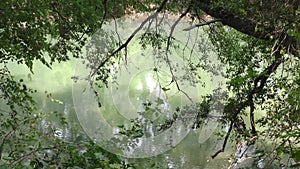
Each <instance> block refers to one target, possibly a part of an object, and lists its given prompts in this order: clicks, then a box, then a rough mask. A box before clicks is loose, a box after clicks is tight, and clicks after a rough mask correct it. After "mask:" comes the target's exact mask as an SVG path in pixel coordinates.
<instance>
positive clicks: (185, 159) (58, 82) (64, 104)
mask: <svg viewBox="0 0 300 169" xmlns="http://www.w3.org/2000/svg"><path fill="white" fill-rule="evenodd" d="M72 64H74V61H71V62H70V63H61V65H62V66H61V67H60V66H57V67H55V66H54V68H53V69H52V70H50V69H47V68H44V67H43V66H42V65H39V64H35V68H34V69H35V70H34V72H37V73H36V74H34V75H31V76H30V78H31V79H30V80H29V79H28V81H27V82H28V87H34V88H35V89H37V90H38V91H39V94H37V95H36V96H35V99H36V100H37V102H38V104H39V108H40V110H39V111H44V112H54V111H56V112H58V113H60V114H61V115H63V116H65V117H66V118H67V121H69V122H71V123H74V122H77V123H78V121H77V117H76V114H75V110H74V106H73V101H72V95H71V84H72V80H71V76H73V73H72V69H73V68H74V66H72ZM12 67H13V66H12ZM66 68H68V69H66ZM18 69H20V67H19V65H18ZM14 73H15V75H16V77H18V78H21V77H22V78H24V79H26V78H28V74H27V72H26V71H24V72H20V71H16V72H14ZM23 73H24V74H23ZM41 84H42V85H41ZM153 85H154V86H155V84H153ZM46 89H47V90H48V93H52V97H53V98H55V99H57V100H59V101H60V103H57V102H53V101H51V100H50V99H49V98H47V97H46V94H43V93H44V90H46ZM152 89H153V90H152V92H158V91H156V90H155V88H153V87H152ZM163 97H164V96H163ZM163 97H162V98H163ZM53 119H55V118H51V117H48V118H46V119H43V120H42V121H41V123H40V126H41V127H42V128H43V129H45V132H47V131H46V130H47V129H48V128H49V125H50V124H52V125H53V124H54V125H55V124H57V125H56V126H57V128H56V129H55V132H54V133H55V136H56V137H58V138H64V139H68V140H72V139H75V138H76V137H75V136H74V135H76V134H74V133H76V132H78V131H74V130H73V129H72V128H71V125H69V126H66V127H64V128H60V126H59V125H58V124H59V122H55V121H53ZM145 130H147V132H148V134H149V135H147V137H152V136H153V135H154V132H153V126H152V125H151V124H149V125H148V126H147V127H146V128H145ZM199 131H200V130H195V131H192V132H190V133H189V134H188V136H187V137H186V138H184V140H183V141H182V142H180V144H178V145H177V146H176V147H174V148H173V149H171V150H169V151H167V152H166V153H164V154H161V155H158V156H156V157H152V158H145V159H126V158H124V159H126V160H127V161H128V162H134V163H137V164H138V165H139V167H138V168H150V166H155V167H157V168H191V169H192V168H195V169H196V168H197V169H198V168H226V166H228V165H229V163H228V160H227V159H228V154H229V152H230V148H228V149H227V151H226V152H225V153H222V154H221V155H220V156H219V157H218V158H217V159H215V160H211V159H210V155H211V153H212V152H214V151H215V150H217V149H218V148H220V146H221V143H222V140H218V139H217V138H216V137H215V136H212V137H211V138H209V139H208V140H207V141H205V142H204V143H203V144H199V143H198V137H199V134H200V133H199ZM117 132H118V131H114V133H117ZM144 137H145V136H144ZM162 144H165V143H162ZM145 148H147V147H145ZM148 148H151V145H149V147H148ZM129 153H130V151H129Z"/></svg>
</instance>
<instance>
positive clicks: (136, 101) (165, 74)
mask: <svg viewBox="0 0 300 169" xmlns="http://www.w3.org/2000/svg"><path fill="white" fill-rule="evenodd" d="M174 22H175V21H174V20H167V21H163V22H161V23H160V24H161V25H160V26H161V27H159V33H160V34H161V35H162V41H160V42H163V37H164V36H165V37H167V35H168V34H169V31H170V30H171V26H170V25H172V24H174ZM139 24H140V23H139V22H138V21H132V20H131V21H128V20H125V21H122V20H119V21H118V23H117V24H116V25H117V26H118V27H117V28H115V27H114V26H111V25H110V26H109V25H107V26H106V27H104V28H103V29H102V30H99V31H98V32H97V33H95V34H94V36H93V37H91V41H90V43H89V44H88V45H87V46H86V50H85V56H84V59H83V62H78V64H77V66H76V73H75V76H76V80H77V81H76V82H75V83H74V84H73V99H74V105H75V110H76V113H77V116H78V119H79V121H80V123H81V125H82V127H83V128H84V130H85V131H86V133H87V134H88V135H89V136H90V137H91V138H93V139H94V140H95V142H97V143H98V144H99V145H101V146H102V147H103V148H105V149H107V150H108V151H111V152H113V153H116V154H121V155H123V156H125V157H130V158H145V157H151V156H157V155H159V154H162V153H164V152H166V151H167V150H170V149H173V148H174V147H175V146H176V145H177V144H179V143H180V142H181V141H182V140H183V139H184V138H185V137H186V136H187V135H188V133H189V132H190V131H191V129H192V127H193V126H194V125H195V123H196V120H197V114H198V113H199V112H198V110H199V109H198V108H197V106H195V105H197V104H196V103H201V102H202V101H203V100H202V96H206V95H208V94H211V95H212V103H213V104H212V105H211V111H210V113H209V114H210V117H213V116H216V117H217V116H218V115H219V114H220V113H221V111H222V109H223V106H222V96H224V95H222V89H223V87H222V82H223V81H224V78H223V76H222V75H221V73H218V71H219V72H221V71H222V68H221V66H220V63H219V62H218V59H217V56H216V54H215V53H214V51H213V49H212V48H211V45H210V43H209V41H208V40H207V39H208V38H207V37H206V36H205V33H204V32H203V30H199V31H191V32H183V31H182V29H183V28H184V27H188V26H189V23H188V22H185V21H184V22H182V23H180V24H179V25H178V26H177V27H176V29H175V30H174V34H173V40H172V45H171V46H170V50H169V52H168V54H167V55H166V53H165V45H166V44H165V43H163V45H162V46H159V43H160V42H157V41H154V42H153V43H151V42H150V44H152V45H154V46H155V45H158V46H156V47H154V48H152V47H149V46H148V47H147V48H143V45H144V44H143V43H145V41H142V42H141V41H139V37H143V35H142V34H141V33H142V32H144V31H147V29H148V31H150V32H151V30H153V29H152V28H153V25H149V26H148V27H147V28H144V29H142V30H141V31H140V32H139V33H138V34H137V35H136V38H133V39H132V42H131V43H130V44H129V45H128V46H127V48H126V51H127V53H126V55H125V56H121V58H118V57H117V58H113V59H112V61H113V62H112V63H109V67H110V69H109V72H110V73H111V74H110V78H109V80H108V84H107V87H102V88H97V86H95V85H94V84H93V83H94V77H91V75H95V72H96V71H98V70H95V69H94V68H97V67H98V65H99V64H102V62H103V61H105V60H106V59H107V57H108V56H109V53H111V52H109V51H113V50H114V47H116V46H114V45H113V44H115V43H116V42H118V41H119V40H126V38H128V37H129V35H130V33H131V32H133V31H134V28H137V27H138V26H139ZM112 25H113V24H112ZM116 29H118V32H117V33H116V32H115V30H116ZM202 35H203V36H202ZM151 36H152V34H151V33H149V34H147V38H149V39H148V41H151ZM198 37H201V38H199V39H198ZM152 40H153V39H152ZM193 43H196V44H197V43H200V44H201V45H198V46H197V45H196V47H195V46H192V45H193ZM146 46H147V45H146ZM200 48H201V50H200ZM204 51H205V52H204ZM86 63H88V64H89V65H88V66H87V65H86ZM196 65H198V66H199V65H200V66H199V67H197V66H196ZM201 66H202V68H201ZM93 72H94V73H93ZM100 74H101V72H100ZM91 84H92V85H91ZM223 85H224V84H223ZM104 86H105V85H104ZM95 91H96V92H97V95H95ZM204 124H205V125H203V126H202V127H201V129H200V131H201V132H199V135H200V137H199V143H204V142H205V141H206V140H207V139H208V138H209V137H210V136H211V134H212V133H213V131H214V130H215V129H216V127H217V125H218V121H217V120H216V119H213V118H211V119H207V120H205V123H204Z"/></svg>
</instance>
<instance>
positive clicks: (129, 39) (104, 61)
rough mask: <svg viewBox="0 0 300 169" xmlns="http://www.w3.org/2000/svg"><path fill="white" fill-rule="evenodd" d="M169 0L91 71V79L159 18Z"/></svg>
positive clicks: (165, 0)
mask: <svg viewBox="0 0 300 169" xmlns="http://www.w3.org/2000/svg"><path fill="white" fill-rule="evenodd" d="M167 1H168V0H164V1H163V2H162V3H161V5H160V6H159V8H158V9H157V10H156V11H155V13H153V14H152V15H150V16H149V17H147V19H145V20H144V21H143V22H142V23H141V25H140V26H139V27H138V28H137V29H136V30H135V31H134V32H133V33H132V34H131V35H130V36H129V38H127V40H126V41H125V42H124V43H123V44H122V45H121V46H119V47H118V48H117V49H116V50H114V51H113V52H112V53H111V54H109V55H108V56H107V57H106V58H105V59H104V60H103V61H102V62H101V64H100V65H99V66H97V67H96V68H95V69H94V70H93V71H91V73H90V75H89V78H92V77H93V76H94V75H95V74H96V72H97V70H98V69H100V68H101V67H102V66H104V65H105V63H106V62H108V61H109V59H111V57H112V56H114V55H115V54H117V53H118V52H120V51H121V50H122V49H123V48H126V47H127V45H128V44H129V42H130V41H131V40H132V39H133V38H134V37H135V35H136V34H137V33H138V32H139V31H140V30H141V29H142V28H143V27H144V25H145V24H146V23H147V22H148V21H150V20H152V19H154V18H156V17H157V15H158V14H159V12H161V11H162V10H163V8H164V7H165V5H166V3H167Z"/></svg>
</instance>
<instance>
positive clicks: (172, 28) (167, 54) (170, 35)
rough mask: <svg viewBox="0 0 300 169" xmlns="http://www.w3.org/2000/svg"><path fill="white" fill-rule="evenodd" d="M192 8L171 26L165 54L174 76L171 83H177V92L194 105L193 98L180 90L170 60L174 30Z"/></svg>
mask: <svg viewBox="0 0 300 169" xmlns="http://www.w3.org/2000/svg"><path fill="white" fill-rule="evenodd" d="M190 8H191V6H189V7H188V8H187V9H186V10H185V12H183V13H182V14H181V15H180V17H179V18H178V19H177V20H176V21H175V23H174V24H173V25H172V26H171V32H170V34H169V36H168V40H167V49H166V52H165V54H166V62H167V64H168V66H169V70H170V73H171V75H172V81H171V82H170V84H171V83H172V82H175V84H176V87H177V90H179V91H180V92H182V93H183V94H184V95H185V96H186V97H187V98H188V99H189V100H190V101H191V102H192V103H193V100H192V98H191V97H190V96H189V95H188V94H187V93H186V92H185V91H183V90H182V89H181V88H180V86H179V83H178V81H177V80H176V77H175V75H174V72H173V67H172V65H171V61H170V59H169V53H168V52H169V50H170V45H171V39H172V36H173V32H174V30H175V27H176V26H177V24H178V23H179V22H180V20H181V19H182V18H183V17H184V16H185V15H186V14H187V13H188V12H189V11H190Z"/></svg>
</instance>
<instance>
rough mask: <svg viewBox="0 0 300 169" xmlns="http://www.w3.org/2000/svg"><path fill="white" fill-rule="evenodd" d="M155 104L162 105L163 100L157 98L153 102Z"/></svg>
mask: <svg viewBox="0 0 300 169" xmlns="http://www.w3.org/2000/svg"><path fill="white" fill-rule="evenodd" d="M155 102H156V103H157V104H158V105H160V104H164V100H163V99H161V98H159V97H158V98H157V99H156V100H155Z"/></svg>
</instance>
